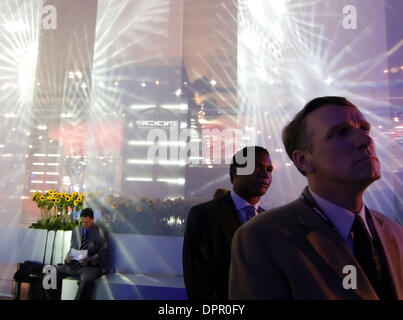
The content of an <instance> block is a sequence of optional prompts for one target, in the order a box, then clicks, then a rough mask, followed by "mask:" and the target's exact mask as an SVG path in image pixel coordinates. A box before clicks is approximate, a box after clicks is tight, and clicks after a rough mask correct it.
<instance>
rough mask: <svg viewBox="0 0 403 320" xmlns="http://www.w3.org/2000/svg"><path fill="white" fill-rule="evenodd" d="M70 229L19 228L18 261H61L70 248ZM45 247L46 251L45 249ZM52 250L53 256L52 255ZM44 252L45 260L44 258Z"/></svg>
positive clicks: (54, 262)
mask: <svg viewBox="0 0 403 320" xmlns="http://www.w3.org/2000/svg"><path fill="white" fill-rule="evenodd" d="M71 233H72V232H71V231H63V230H58V231H57V232H55V231H49V232H47V230H43V229H25V228H24V229H20V237H19V244H20V245H19V250H18V251H19V252H18V260H17V261H18V262H24V261H36V262H40V263H42V262H43V261H44V263H45V264H58V263H63V261H64V257H65V256H66V254H67V252H68V250H69V249H70V240H71ZM45 249H46V251H45ZM52 250H53V256H52ZM44 254H45V260H43V259H44Z"/></svg>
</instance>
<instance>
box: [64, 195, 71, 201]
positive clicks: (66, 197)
mask: <svg viewBox="0 0 403 320" xmlns="http://www.w3.org/2000/svg"><path fill="white" fill-rule="evenodd" d="M64 199H65V200H66V201H67V202H70V201H71V200H72V199H71V198H70V196H65V197H64Z"/></svg>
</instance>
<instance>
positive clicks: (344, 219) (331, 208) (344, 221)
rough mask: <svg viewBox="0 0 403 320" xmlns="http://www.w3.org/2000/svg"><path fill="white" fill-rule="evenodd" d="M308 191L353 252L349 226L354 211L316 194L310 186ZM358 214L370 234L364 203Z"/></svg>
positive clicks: (351, 223) (350, 225) (352, 219)
mask: <svg viewBox="0 0 403 320" xmlns="http://www.w3.org/2000/svg"><path fill="white" fill-rule="evenodd" d="M308 188H309V187H308ZM309 192H310V193H311V195H312V197H313V198H314V200H315V201H316V203H317V204H318V205H319V207H320V209H321V210H322V211H323V213H324V214H325V215H326V217H327V218H328V219H329V220H330V221H331V222H332V223H333V225H334V226H335V228H336V231H337V233H338V234H339V235H340V237H341V238H342V239H343V240H344V242H345V243H346V244H347V246H348V247H349V248H350V250H351V252H354V249H353V238H352V237H351V227H352V226H353V223H354V213H353V212H351V211H349V210H347V209H344V208H342V207H340V206H338V205H336V204H334V203H332V202H330V201H328V200H326V199H323V198H322V197H320V196H318V195H317V194H316V193H315V192H313V191H312V189H311V188H309ZM358 214H359V215H360V216H361V218H362V219H363V220H364V223H365V227H366V228H367V231H368V233H369V234H370V235H371V232H370V231H369V228H368V225H367V221H366V220H365V205H363V206H362V208H361V210H360V212H359V213H358ZM371 237H372V235H371Z"/></svg>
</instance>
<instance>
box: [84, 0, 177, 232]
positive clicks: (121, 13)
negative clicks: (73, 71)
mask: <svg viewBox="0 0 403 320" xmlns="http://www.w3.org/2000/svg"><path fill="white" fill-rule="evenodd" d="M169 5H170V4H169V1H168V0H152V1H138V2H133V1H120V0H119V1H116V0H113V1H105V0H100V1H98V13H97V24H96V36H95V44H94V58H93V69H92V74H91V84H92V86H91V92H90V98H91V100H90V101H91V104H90V108H89V110H88V122H89V123H96V124H97V126H96V131H97V132H99V131H104V132H107V130H109V129H108V124H107V122H108V121H109V120H118V121H119V120H120V121H122V122H123V121H124V119H125V112H126V109H125V108H127V107H128V101H136V100H137V101H141V100H144V98H142V97H140V96H138V95H137V94H136V93H134V92H131V90H130V89H129V87H128V84H129V85H130V84H131V83H137V82H138V85H139V86H140V84H141V83H142V81H144V79H139V78H138V76H137V75H136V74H133V72H132V73H129V72H128V71H126V70H128V69H129V68H132V67H134V66H142V65H147V63H148V62H150V61H152V60H155V59H158V60H159V61H161V65H163V64H164V63H165V61H164V58H163V56H164V52H155V51H156V50H154V49H155V48H154V47H153V44H154V45H155V46H158V45H159V44H158V39H161V40H162V41H166V40H165V38H167V37H168V27H167V26H168V23H169ZM157 48H158V47H157ZM139 52H140V53H139ZM147 102H148V101H144V103H147ZM90 134H91V133H90ZM95 134H96V133H95ZM101 148H102V147H101ZM87 154H88V156H90V157H92V158H96V157H97V155H103V150H101V149H99V148H98V147H97V146H96V145H90V144H89V145H88V150H87ZM109 156H112V157H116V158H118V157H120V154H109ZM100 170H102V169H99V167H97V162H96V161H88V163H87V167H86V172H85V176H86V188H87V189H93V190H97V188H99V187H100V186H104V185H105V179H102V178H101V175H100V174H99V172H100ZM111 189H112V190H111ZM109 190H110V191H114V192H116V190H114V187H113V186H111V187H110V188H109ZM119 194H120V195H121V196H124V197H126V198H129V199H131V200H135V199H134V197H133V195H129V194H123V193H122V191H119ZM98 200H99V201H101V202H103V201H104V200H102V199H98ZM104 204H105V203H104ZM119 215H120V214H119ZM120 219H124V221H125V223H126V224H127V225H129V227H130V229H132V232H133V233H136V232H137V228H138V226H135V225H133V224H132V223H131V222H129V221H128V220H127V219H126V218H124V217H123V216H122V215H120Z"/></svg>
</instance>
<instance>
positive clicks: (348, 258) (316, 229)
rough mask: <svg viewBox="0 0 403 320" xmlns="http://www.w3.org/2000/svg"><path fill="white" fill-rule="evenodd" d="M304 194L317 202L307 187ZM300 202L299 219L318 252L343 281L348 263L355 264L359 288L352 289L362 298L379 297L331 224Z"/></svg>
mask: <svg viewBox="0 0 403 320" xmlns="http://www.w3.org/2000/svg"><path fill="white" fill-rule="evenodd" d="M303 196H304V197H309V200H310V201H312V202H313V203H314V204H316V203H315V201H314V200H313V198H312V196H311V195H310V194H309V191H308V190H307V188H306V189H305V190H304V192H303ZM300 202H301V206H300V210H299V211H298V219H299V222H300V223H301V224H303V225H305V226H307V227H308V228H310V229H311V231H310V232H309V233H308V234H307V236H306V239H307V241H308V243H309V244H310V245H311V246H312V247H313V249H314V250H315V251H316V253H317V254H318V255H319V256H320V257H321V258H322V259H323V260H324V261H325V262H326V263H327V264H328V265H329V267H330V268H332V270H333V271H334V272H335V273H336V274H337V276H338V277H339V278H340V282H341V283H342V281H343V279H344V278H345V277H346V275H347V274H344V273H343V268H344V267H345V266H346V265H353V266H355V267H356V270H357V288H359V289H357V290H350V291H352V292H353V293H355V294H356V295H357V296H358V297H360V298H362V299H371V300H374V299H378V296H377V295H376V293H375V290H374V289H373V288H372V285H371V284H370V282H369V280H368V278H367V277H366V275H365V273H364V272H363V270H362V269H361V267H360V266H359V263H358V262H357V260H356V259H355V258H354V255H353V254H352V252H351V251H350V249H349V248H348V246H347V245H346V244H345V242H344V241H343V240H342V239H341V238H340V237H339V235H338V234H337V232H336V231H335V230H332V228H331V227H330V226H329V224H328V223H327V222H326V221H325V220H324V219H323V218H321V217H320V216H319V215H318V214H316V213H315V212H314V211H313V210H312V209H311V208H310V207H308V206H307V205H306V204H305V203H304V202H303V201H302V200H300Z"/></svg>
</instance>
